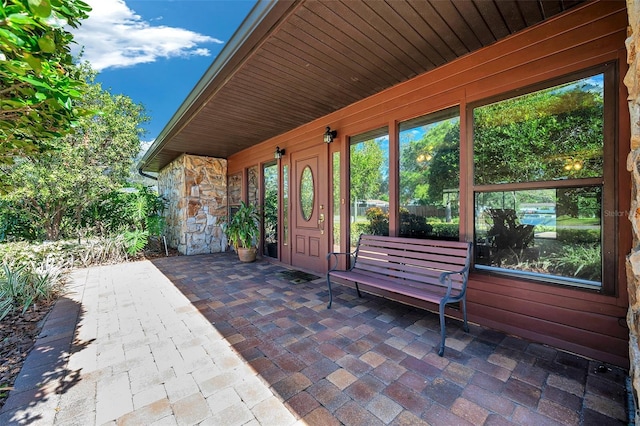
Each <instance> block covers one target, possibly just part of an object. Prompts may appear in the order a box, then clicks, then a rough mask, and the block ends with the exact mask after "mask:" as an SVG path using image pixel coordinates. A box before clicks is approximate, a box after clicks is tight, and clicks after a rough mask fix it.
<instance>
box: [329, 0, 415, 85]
mask: <svg viewBox="0 0 640 426" xmlns="http://www.w3.org/2000/svg"><path fill="white" fill-rule="evenodd" d="M364 3H365V2H361V1H353V2H352V1H350V0H346V1H344V2H343V1H334V2H332V3H331V9H332V11H333V12H334V14H335V16H340V17H341V18H342V19H344V20H345V22H347V24H345V26H344V27H340V29H341V30H343V32H344V34H345V36H346V37H348V38H350V39H352V40H353V41H354V42H355V43H358V44H359V45H360V46H362V49H363V51H364V52H368V53H369V54H370V55H371V59H372V61H373V63H374V66H375V67H376V68H378V69H381V70H382V69H385V68H386V69H387V70H388V72H390V73H391V75H393V77H394V80H395V81H396V83H399V82H401V81H404V80H405V77H404V76H405V75H409V74H412V73H413V70H412V69H411V67H409V66H407V65H406V64H405V63H404V61H402V60H399V59H398V58H396V57H395V56H394V55H395V53H396V49H395V48H394V46H393V45H392V44H391V43H390V42H389V41H388V40H387V39H386V38H385V37H383V36H382V35H381V34H380V33H379V32H378V31H377V29H376V28H374V27H373V26H372V25H371V24H370V23H369V22H367V21H366V19H364V18H363V17H361V16H360V15H359V14H358V13H357V12H355V11H353V10H352V9H351V8H350V7H349V6H351V7H353V8H356V10H357V9H358V7H361V6H362V4H364ZM403 56H404V55H403Z"/></svg>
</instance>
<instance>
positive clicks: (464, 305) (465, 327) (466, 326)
mask: <svg viewBox="0 0 640 426" xmlns="http://www.w3.org/2000/svg"><path fill="white" fill-rule="evenodd" d="M461 302H462V317H463V318H464V324H463V325H462V328H463V330H464V331H465V333H468V332H469V323H467V299H466V298H464V299H462V300H461Z"/></svg>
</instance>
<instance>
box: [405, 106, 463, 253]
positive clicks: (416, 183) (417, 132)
mask: <svg viewBox="0 0 640 426" xmlns="http://www.w3.org/2000/svg"><path fill="white" fill-rule="evenodd" d="M399 131H400V132H399V136H400V137H399V141H400V181H399V187H400V192H399V199H400V229H399V235H400V236H401V237H413V238H435V239H448V240H456V241H457V240H458V235H459V226H460V215H459V211H460V208H459V200H460V190H459V186H460V112H459V108H458V107H455V108H451V109H447V110H444V111H439V112H436V113H433V114H429V115H426V116H423V117H419V118H416V119H413V120H409V121H405V122H402V123H400V125H399Z"/></svg>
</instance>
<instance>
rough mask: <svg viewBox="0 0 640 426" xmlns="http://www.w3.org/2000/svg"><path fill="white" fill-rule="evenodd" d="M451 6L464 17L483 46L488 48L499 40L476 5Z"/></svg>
mask: <svg viewBox="0 0 640 426" xmlns="http://www.w3.org/2000/svg"><path fill="white" fill-rule="evenodd" d="M451 5H452V6H453V7H455V8H456V9H457V10H458V13H460V15H462V16H464V20H465V21H466V22H467V24H468V25H469V29H470V30H471V31H472V32H473V34H474V35H475V36H476V37H477V39H478V40H479V41H480V44H481V45H482V46H488V45H490V44H492V43H495V42H496V41H497V40H498V39H497V38H496V37H495V36H494V34H493V32H492V31H491V28H489V26H488V25H487V22H486V21H485V20H484V18H483V17H482V15H481V14H480V11H479V10H478V8H477V7H476V5H475V3H473V2H471V1H466V2H452V3H451Z"/></svg>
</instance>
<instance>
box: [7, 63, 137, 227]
mask: <svg viewBox="0 0 640 426" xmlns="http://www.w3.org/2000/svg"><path fill="white" fill-rule="evenodd" d="M85 72H89V71H88V69H87V68H85ZM88 81H89V84H88V90H87V91H86V93H85V94H84V96H83V98H82V100H81V102H80V105H81V106H82V107H84V108H86V109H88V110H94V111H99V112H98V113H95V114H93V115H87V116H84V117H82V118H80V119H79V121H78V125H77V127H76V129H75V131H74V132H73V133H71V134H68V135H66V136H64V137H61V138H58V139H56V140H55V146H56V149H54V150H49V151H46V152H43V153H40V154H38V155H33V156H23V157H21V158H19V159H16V161H15V163H14V164H13V165H6V166H5V171H6V173H7V176H8V177H9V179H10V180H11V181H12V183H13V185H12V189H11V190H10V191H9V192H8V193H7V195H6V196H5V199H6V200H8V201H10V202H11V204H12V206H13V208H14V209H17V210H18V211H20V212H21V214H22V215H24V214H28V216H30V218H31V223H32V224H34V226H37V227H39V228H41V229H44V230H45V231H46V238H47V239H50V240H56V239H58V238H59V237H60V236H61V233H62V228H63V226H64V225H65V223H67V224H68V225H69V226H70V228H72V229H73V228H78V227H79V226H80V221H81V218H82V216H83V212H84V211H85V210H86V209H87V208H88V207H89V206H90V205H91V204H92V203H95V202H96V201H97V200H100V199H101V198H103V197H104V196H105V194H109V193H110V192H112V191H114V190H115V189H117V188H119V187H120V186H121V185H122V184H123V183H124V181H125V179H126V178H127V176H128V174H129V171H130V168H131V163H132V161H133V159H134V157H135V155H136V154H137V153H138V151H139V149H140V136H141V135H142V134H143V130H142V128H141V127H140V125H141V123H143V122H144V121H145V120H146V116H145V114H144V109H143V107H142V106H141V105H138V104H135V103H134V102H133V101H132V100H131V99H130V98H128V97H126V96H122V95H112V94H111V93H109V92H108V91H105V90H103V89H102V87H101V86H100V85H99V84H97V83H95V82H93V76H92V75H91V74H89V76H88Z"/></svg>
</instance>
